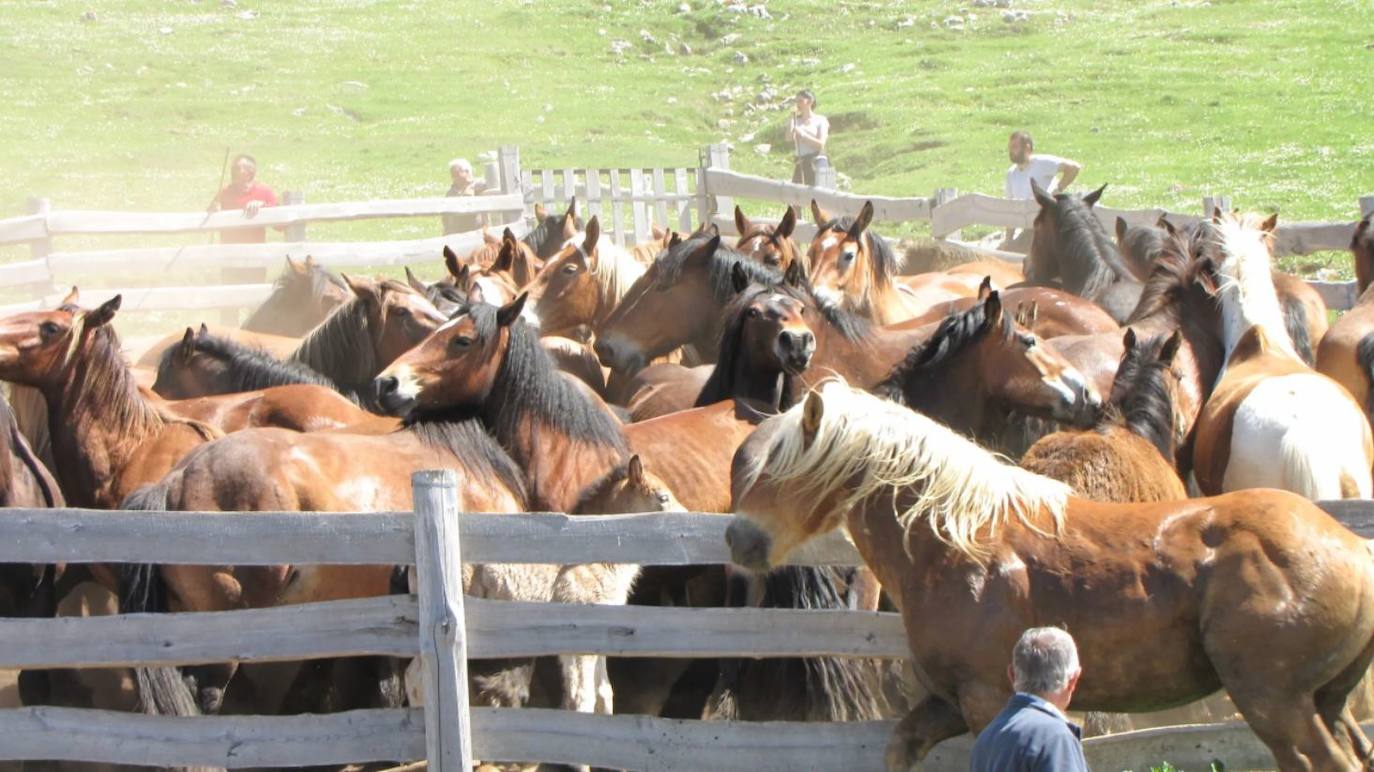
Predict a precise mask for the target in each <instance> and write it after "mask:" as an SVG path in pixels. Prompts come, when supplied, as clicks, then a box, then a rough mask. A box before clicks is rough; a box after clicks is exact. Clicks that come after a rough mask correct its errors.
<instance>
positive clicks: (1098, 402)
mask: <svg viewBox="0 0 1374 772" xmlns="http://www.w3.org/2000/svg"><path fill="white" fill-rule="evenodd" d="M1059 381H1060V383H1062V384H1063V385H1064V386H1065V387H1067V389H1068V390H1069V392H1070V393H1071V395H1072V398H1071V399H1066V400H1065V401H1064V403H1062V404H1063V407H1062V410H1055V418H1057V419H1059V420H1060V421H1066V422H1069V423H1073V424H1076V425H1078V426H1091V425H1093V424H1094V423H1096V422H1097V419H1098V418H1099V417H1100V416H1101V414H1102V395H1100V394H1098V393H1097V389H1095V388H1093V385H1092V384H1091V383H1089V382H1088V379H1087V378H1085V377H1083V374H1082V373H1079V372H1078V371H1077V370H1072V369H1069V370H1065V371H1063V372H1062V373H1060V374H1059Z"/></svg>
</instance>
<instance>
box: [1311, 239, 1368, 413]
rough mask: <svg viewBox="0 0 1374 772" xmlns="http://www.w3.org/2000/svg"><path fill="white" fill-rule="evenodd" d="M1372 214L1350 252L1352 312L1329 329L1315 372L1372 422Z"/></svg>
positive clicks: (1352, 240)
mask: <svg viewBox="0 0 1374 772" xmlns="http://www.w3.org/2000/svg"><path fill="white" fill-rule="evenodd" d="M1372 222H1374V212H1372V213H1370V214H1367V215H1365V216H1364V219H1362V220H1360V222H1359V223H1358V224H1357V225H1356V226H1355V235H1354V236H1352V237H1351V239H1350V252H1351V255H1352V256H1353V257H1354V259H1355V277H1356V278H1355V287H1356V289H1357V290H1358V291H1359V293H1360V297H1359V300H1357V301H1356V302H1355V305H1354V307H1353V308H1351V309H1350V310H1349V311H1346V312H1345V313H1344V314H1342V315H1341V317H1340V318H1339V319H1337V320H1336V323H1335V324H1333V325H1331V329H1330V330H1328V331H1327V333H1326V335H1325V337H1323V338H1322V341H1321V345H1320V346H1319V347H1318V348H1317V370H1318V372H1320V373H1322V374H1323V375H1326V376H1328V377H1330V378H1332V379H1333V380H1335V381H1336V382H1337V383H1339V384H1340V385H1342V386H1344V387H1345V388H1346V391H1349V392H1350V394H1351V395H1352V396H1354V397H1355V401H1356V402H1359V403H1360V405H1362V406H1363V407H1364V409H1365V415H1367V416H1369V417H1370V419H1371V420H1374V292H1370V291H1369V286H1370V284H1374V224H1371V223H1372Z"/></svg>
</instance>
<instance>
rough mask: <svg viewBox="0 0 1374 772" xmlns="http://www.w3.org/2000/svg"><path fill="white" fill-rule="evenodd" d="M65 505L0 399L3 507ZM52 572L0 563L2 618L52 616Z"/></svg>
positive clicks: (51, 478) (0, 502) (30, 566)
mask: <svg viewBox="0 0 1374 772" xmlns="http://www.w3.org/2000/svg"><path fill="white" fill-rule="evenodd" d="M62 506H66V502H65V500H64V499H63V498H62V491H61V489H60V488H59V487H58V485H57V480H56V479H54V478H53V476H52V472H49V471H48V468H47V467H46V466H44V464H43V462H42V461H41V460H39V458H38V456H37V454H35V453H34V452H33V449H32V448H30V447H29V443H28V440H26V439H25V438H24V435H23V433H22V432H20V431H19V424H18V422H16V421H15V418H14V412H13V411H11V410H10V405H9V402H8V401H6V400H5V399H4V397H0V507H26V508H30V509H51V508H53V507H62ZM52 580H53V577H52V573H51V570H50V569H49V568H48V567H46V566H38V565H29V564H25V563H0V617H18V616H25V617H29V616H52V613H53V611H54V609H53V608H52V606H53V601H54V598H53V597H52Z"/></svg>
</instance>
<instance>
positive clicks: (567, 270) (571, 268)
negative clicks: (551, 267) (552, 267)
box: [563, 263, 577, 273]
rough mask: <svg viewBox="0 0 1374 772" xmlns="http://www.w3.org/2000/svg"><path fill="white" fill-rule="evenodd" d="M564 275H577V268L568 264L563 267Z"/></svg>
mask: <svg viewBox="0 0 1374 772" xmlns="http://www.w3.org/2000/svg"><path fill="white" fill-rule="evenodd" d="M563 273H577V266H576V265H573V264H572V263H568V264H567V265H565V266H563Z"/></svg>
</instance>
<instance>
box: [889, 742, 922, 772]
mask: <svg viewBox="0 0 1374 772" xmlns="http://www.w3.org/2000/svg"><path fill="white" fill-rule="evenodd" d="M919 761H920V758H919V757H918V754H917V749H916V739H915V738H913V737H907V736H905V734H902V733H899V734H896V735H893V737H892V739H891V740H889V741H888V743H887V753H886V754H885V756H884V762H885V765H886V767H887V772H909V770H914V769H916V764H917V763H918V762H919Z"/></svg>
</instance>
